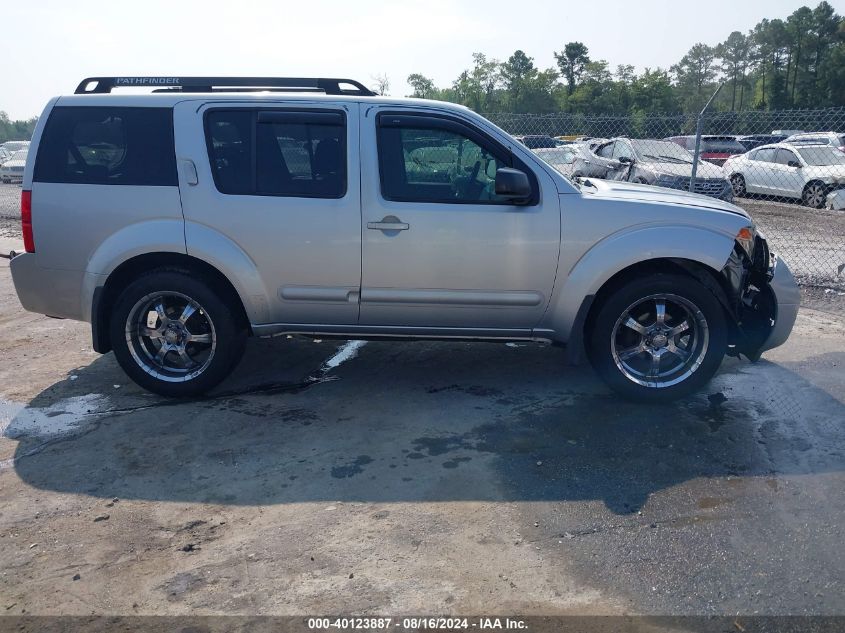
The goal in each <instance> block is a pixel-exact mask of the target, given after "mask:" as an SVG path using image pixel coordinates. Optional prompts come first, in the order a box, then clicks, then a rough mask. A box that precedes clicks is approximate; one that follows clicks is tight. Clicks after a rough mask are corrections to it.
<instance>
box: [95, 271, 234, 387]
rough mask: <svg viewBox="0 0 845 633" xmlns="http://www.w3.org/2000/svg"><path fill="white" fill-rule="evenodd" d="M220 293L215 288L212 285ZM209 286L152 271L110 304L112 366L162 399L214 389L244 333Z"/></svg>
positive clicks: (184, 276) (227, 303)
mask: <svg viewBox="0 0 845 633" xmlns="http://www.w3.org/2000/svg"><path fill="white" fill-rule="evenodd" d="M217 286H218V287H219V284H217ZM212 287H213V284H212V283H211V282H209V281H207V280H205V279H203V278H202V277H197V276H196V275H192V274H189V273H188V272H186V271H180V270H168V269H159V270H153V271H151V272H149V273H147V274H145V275H143V276H142V277H139V278H138V279H136V280H135V281H133V282H132V283H130V284H129V285H128V286H127V287H126V289H125V290H124V291H123V292H122V293H121V294H120V296H119V297H118V299H117V301H116V302H115V305H114V309H113V311H112V314H111V319H110V323H109V336H110V338H111V344H112V349H113V350H114V355H115V357H116V358H117V362H118V363H119V364H120V366H121V367H122V368H123V370H124V371H125V372H126V374H127V375H128V376H129V377H130V378H131V379H132V380H133V381H134V382H136V383H137V384H138V385H140V386H141V387H143V388H144V389H147V390H148V391H152V392H153V393H157V394H159V395H162V396H167V397H173V398H184V397H189V396H197V395H200V394H202V393H205V392H206V391H208V390H210V389H211V388H213V387H215V386H216V385H217V384H219V383H220V382H221V381H222V380H223V379H224V378H226V376H228V375H229V373H230V372H231V371H232V369H233V368H234V367H235V365H236V364H237V363H238V361H239V360H240V359H241V356H242V355H243V351H244V347H245V344H246V337H247V328H246V327H245V325H244V324H243V323H242V319H240V318H239V314H238V313H237V312H236V311H235V310H233V309H232V307H231V306H232V305H233V298H231V297H228V296H226V297H221V296H220V295H218V294H217V293H216V292H215V291H213V290H212V289H211V288H212Z"/></svg>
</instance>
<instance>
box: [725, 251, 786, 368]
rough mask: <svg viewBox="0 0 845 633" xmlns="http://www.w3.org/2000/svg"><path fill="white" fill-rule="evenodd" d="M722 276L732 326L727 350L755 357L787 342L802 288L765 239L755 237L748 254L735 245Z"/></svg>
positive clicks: (735, 353) (755, 358) (754, 358)
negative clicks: (731, 317)
mask: <svg viewBox="0 0 845 633" xmlns="http://www.w3.org/2000/svg"><path fill="white" fill-rule="evenodd" d="M722 276H723V279H724V281H725V285H726V286H727V288H728V294H729V297H728V302H729V304H730V305H729V306H728V307H729V309H730V310H731V312H732V315H733V317H734V325H735V328H734V336H733V337H732V340H731V347H730V351H729V353H732V354H733V355H739V354H742V355H744V356H746V357H748V358H749V359H751V360H757V359H758V358H760V355H761V354H762V353H763V352H765V351H766V350H770V349H772V348H775V347H777V346H779V345H782V344H783V343H784V342H786V339H787V338H789V334H790V332H792V327H793V326H794V325H795V319H796V317H797V316H798V306H799V304H800V303H801V291H800V289H799V288H798V284H797V283H796V282H795V278H794V277H793V276H792V271H790V270H789V266H787V265H786V262H785V261H783V260H782V259H779V258H778V257H777V255H775V254H774V253H771V252H770V251H769V247H768V244H767V242H766V240H765V238H764V237H763V236H762V235H757V236H756V238H755V243H754V251H753V253H752V255H751V256H749V255H748V254H747V253H746V252H745V251H744V250H743V249H742V248H741V247H740V246H739V245H737V246H736V248H735V249H734V252H733V253H732V254H731V257H730V258H729V259H728V262H727V264H726V265H725V267H724V269H723V270H722Z"/></svg>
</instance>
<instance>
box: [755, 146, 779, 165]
mask: <svg viewBox="0 0 845 633" xmlns="http://www.w3.org/2000/svg"><path fill="white" fill-rule="evenodd" d="M776 152H777V148H776V147H766V148H764V149H758V150H757V152H756V153H755V154H754V155H753V156H752V157H751V158H752V160H759V161H761V162H763V163H773V162H775V153H776Z"/></svg>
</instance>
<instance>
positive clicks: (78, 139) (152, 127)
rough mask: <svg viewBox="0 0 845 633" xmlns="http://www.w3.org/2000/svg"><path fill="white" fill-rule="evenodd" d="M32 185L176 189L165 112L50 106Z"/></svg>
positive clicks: (170, 130) (167, 110) (169, 123)
mask: <svg viewBox="0 0 845 633" xmlns="http://www.w3.org/2000/svg"><path fill="white" fill-rule="evenodd" d="M34 179H35V180H36V181H37V182H59V183H75V184H89V185H146V186H176V185H177V184H178V181H177V176H176V156H175V150H174V147H173V111H172V110H171V109H170V108H100V107H96V108H89V107H62V106H59V107H56V108H53V110H52V112H51V113H50V118H49V120H48V121H47V125H46V127H45V129H44V133H43V135H42V137H41V143H40V145H39V148H38V157H37V160H36V162H35V175H34Z"/></svg>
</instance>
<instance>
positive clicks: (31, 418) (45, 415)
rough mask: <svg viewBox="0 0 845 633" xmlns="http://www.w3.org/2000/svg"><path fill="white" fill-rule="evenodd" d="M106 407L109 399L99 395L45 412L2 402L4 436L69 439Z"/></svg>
mask: <svg viewBox="0 0 845 633" xmlns="http://www.w3.org/2000/svg"><path fill="white" fill-rule="evenodd" d="M105 403H106V398H105V396H103V395H101V394H98V393H89V394H85V395H82V396H74V397H71V398H65V399H64V400H59V401H58V402H56V403H54V404H52V405H50V406H49V407H44V408H41V407H30V406H26V405H23V404H19V403H17V402H9V401H7V400H0V434H2V435H4V436H5V437H8V438H12V439H17V438H20V437H25V436H31V437H43V438H51V437H56V436H60V435H66V434H68V433H72V432H73V431H76V430H77V429H78V428H79V426H80V425H81V424H82V423H83V421H84V420H85V418H86V416H90V415H91V414H95V413H97V412H98V411H99V410H100V409H101V408H103V405H104V404H105Z"/></svg>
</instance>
